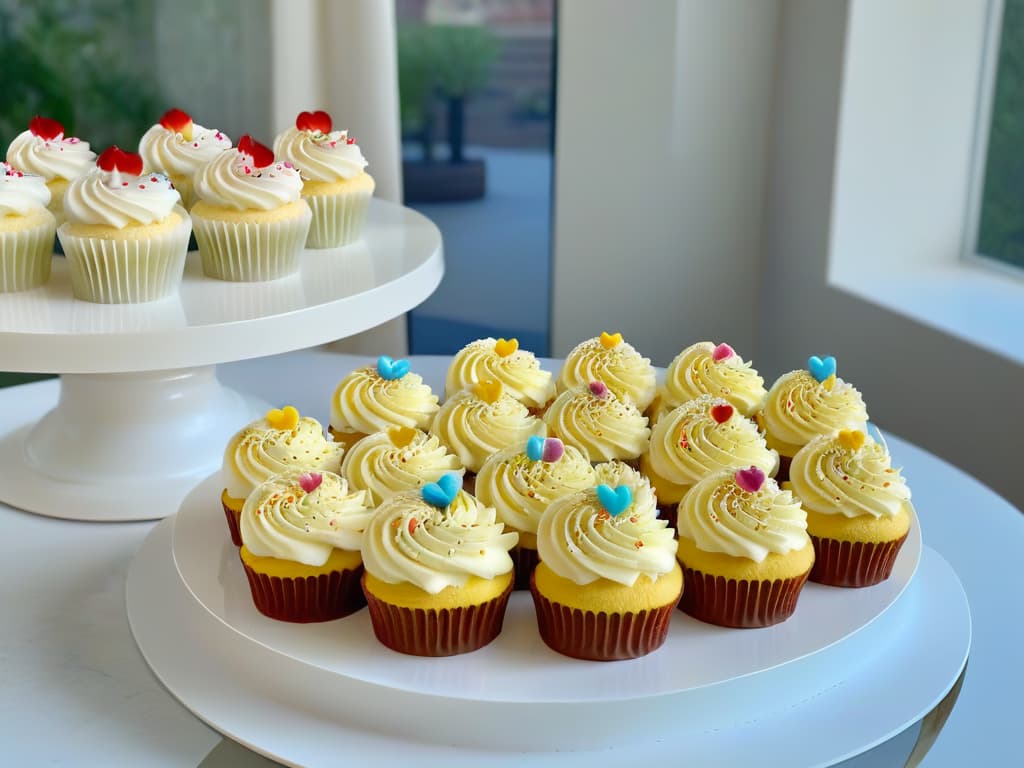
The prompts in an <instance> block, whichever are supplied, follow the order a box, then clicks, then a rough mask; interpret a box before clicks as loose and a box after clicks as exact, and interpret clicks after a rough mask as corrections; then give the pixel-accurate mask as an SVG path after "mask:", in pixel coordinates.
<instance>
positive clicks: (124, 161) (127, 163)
mask: <svg viewBox="0 0 1024 768" xmlns="http://www.w3.org/2000/svg"><path fill="white" fill-rule="evenodd" d="M96 165H98V166H99V167H100V168H101V169H103V170H104V171H120V172H121V173H128V174H131V175H132V176H139V175H141V174H142V156H141V155H135V154H132V153H131V152H125V151H124V150H122V149H121V148H120V147H118V146H117V145H116V144H112V145H111V146H109V147H107V148H106V149H105V150H103V152H102V154H100V156H99V157H97V158H96Z"/></svg>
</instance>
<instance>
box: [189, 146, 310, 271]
mask: <svg viewBox="0 0 1024 768" xmlns="http://www.w3.org/2000/svg"><path fill="white" fill-rule="evenodd" d="M193 181H194V184H195V194H196V195H197V196H198V197H199V202H197V203H195V205H194V206H193V207H192V221H193V225H194V226H195V229H196V243H198V245H199V255H200V257H201V259H202V262H203V273H204V274H205V275H206V276H207V277H213V278H216V279H218V280H232V281H236V282H254V281H259V280H274V279H276V278H279V277H284V276H285V275H290V274H292V273H294V272H296V271H298V269H299V256H300V255H301V253H302V248H303V245H304V244H305V242H306V235H307V233H308V232H309V222H310V219H311V218H312V215H313V214H312V212H311V211H310V209H309V206H308V205H306V203H305V202H304V201H303V200H302V196H301V193H302V179H301V178H300V177H299V172H298V170H296V169H295V168H294V167H293V166H292V164H291V163H289V162H286V161H275V160H274V153H273V152H271V151H270V150H269V149H268V148H267V147H265V146H263V145H262V144H260V143H259V142H257V141H255V140H254V139H253V138H252V137H251V136H249V135H245V136H243V137H242V138H241V139H239V140H238V148H237V149H234V150H231V149H228V150H224V151H223V152H220V153H218V154H217V156H216V157H214V159H213V160H211V161H210V162H209V163H207V164H206V165H204V166H202V167H201V168H200V169H199V170H198V171H196V174H195V176H194V178H193Z"/></svg>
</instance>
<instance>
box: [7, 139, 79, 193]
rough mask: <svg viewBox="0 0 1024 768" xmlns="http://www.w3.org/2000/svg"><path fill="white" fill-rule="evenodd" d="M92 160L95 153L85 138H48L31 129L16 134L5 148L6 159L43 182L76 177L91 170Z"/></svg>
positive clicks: (69, 179)
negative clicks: (43, 180)
mask: <svg viewBox="0 0 1024 768" xmlns="http://www.w3.org/2000/svg"><path fill="white" fill-rule="evenodd" d="M95 160H96V153H95V152H93V151H92V150H90V149H89V142H87V141H82V140H81V139H76V138H74V137H70V138H64V137H63V136H59V137H57V138H54V139H49V140H48V139H44V138H41V137H39V136H34V135H33V134H32V132H31V131H23V132H21V133H19V134H18V135H17V136H16V137H15V139H14V141H12V142H11V146H10V147H8V148H7V162H9V163H10V164H11V165H13V166H14V167H15V168H17V169H18V170H20V171H23V172H25V173H34V174H36V175H37V176H42V177H43V178H44V179H46V180H47V181H52V180H53V179H67V180H68V181H71V180H72V179H77V178H78V177H79V176H82V175H84V174H86V173H88V172H89V171H90V170H91V169H92V167H93V161H95Z"/></svg>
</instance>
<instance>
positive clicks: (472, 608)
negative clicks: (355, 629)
mask: <svg viewBox="0 0 1024 768" xmlns="http://www.w3.org/2000/svg"><path fill="white" fill-rule="evenodd" d="M363 591H364V592H365V594H366V604H367V605H368V606H369V608H370V620H371V621H372V623H373V633H374V634H375V635H376V636H377V639H378V640H379V641H380V642H381V643H383V644H384V645H386V646H387V647H388V648H390V649H391V650H393V651H398V652H399V653H406V654H409V655H411V656H455V655H456V654H460V653H469V652H470V651H475V650H477V649H478V648H483V647H484V646H485V645H487V644H488V643H490V642H491V641H492V640H494V638H496V637H497V636H498V634H499V633H500V632H501V626H502V624H503V622H504V620H505V607H506V605H508V597H509V595H511V594H512V583H511V582H509V585H508V588H507V589H505V591H504V592H502V593H501V594H500V595H498V596H497V597H495V598H494V599H493V600H488V601H487V602H486V603H480V604H479V605H467V606H461V607H459V608H438V609H435V610H426V609H423V608H403V607H401V606H397V605H392V604H391V603H388V602H385V601H383V600H380V599H378V598H376V597H375V596H374V595H373V594H372V593H371V592H370V591H369V590H367V589H366V588H365V580H364V585H363Z"/></svg>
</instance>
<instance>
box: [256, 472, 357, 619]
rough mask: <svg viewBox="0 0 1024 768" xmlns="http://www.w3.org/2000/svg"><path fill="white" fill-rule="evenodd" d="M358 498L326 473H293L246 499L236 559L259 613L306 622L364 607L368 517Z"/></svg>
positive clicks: (337, 478) (355, 492)
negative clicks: (363, 546)
mask: <svg viewBox="0 0 1024 768" xmlns="http://www.w3.org/2000/svg"><path fill="white" fill-rule="evenodd" d="M363 496H364V493H363V491H350V490H349V487H348V483H346V482H345V480H344V478H341V477H339V476H338V475H336V474H334V473H333V472H300V471H296V470H292V471H290V472H287V473H285V474H283V475H278V476H277V477H274V478H272V479H270V480H268V481H267V482H265V483H261V484H260V485H259V486H257V487H256V489H255V490H254V491H253V492H252V493H251V494H249V496H248V498H247V499H246V500H245V505H244V506H243V507H242V522H241V531H242V548H241V550H240V552H239V554H240V556H241V558H242V565H243V566H244V567H245V575H246V577H247V578H248V580H249V588H250V590H251V591H252V599H253V602H254V603H255V604H256V608H257V609H258V610H259V612H260V613H262V614H264V615H266V616H269V617H270V618H272V619H278V620H280V621H294V622H299V623H308V622H311V621H331V620H332V619H340V618H341V617H342V616H348V615H349V614H350V613H353V612H355V611H357V610H359V609H360V608H362V607H363V606H364V605H365V604H366V601H365V600H364V599H363V592H362V588H361V587H360V579H361V578H362V572H363V566H362V563H363V559H362V557H361V556H360V554H359V547H360V545H361V544H362V538H363V531H364V530H365V529H366V527H367V526H368V525H369V524H370V519H371V518H372V517H373V512H372V511H371V510H369V509H367V508H366V506H365V505H364V503H363Z"/></svg>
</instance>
